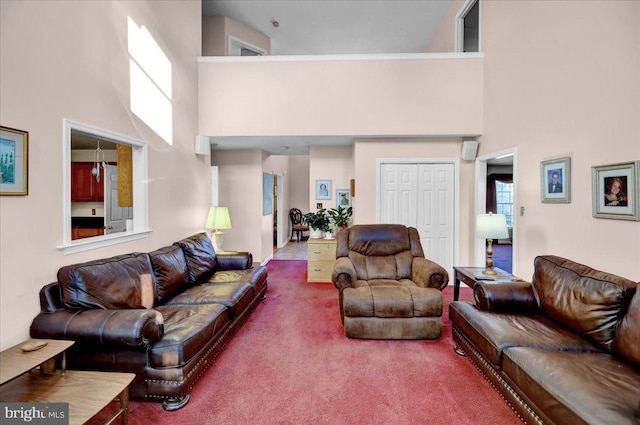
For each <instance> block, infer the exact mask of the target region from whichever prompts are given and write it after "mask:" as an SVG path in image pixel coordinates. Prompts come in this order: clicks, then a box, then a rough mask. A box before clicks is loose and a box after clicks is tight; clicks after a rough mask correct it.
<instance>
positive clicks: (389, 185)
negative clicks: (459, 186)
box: [380, 164, 455, 273]
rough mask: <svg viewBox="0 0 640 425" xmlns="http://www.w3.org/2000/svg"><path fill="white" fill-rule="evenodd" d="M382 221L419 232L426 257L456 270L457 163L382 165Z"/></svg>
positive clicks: (450, 269) (449, 269) (450, 270)
mask: <svg viewBox="0 0 640 425" xmlns="http://www.w3.org/2000/svg"><path fill="white" fill-rule="evenodd" d="M380 167H381V168H380V186H381V187H380V222H381V223H394V224H404V225H405V226H413V227H415V228H417V229H418V232H419V233H420V239H421V242H422V248H423V249H424V253H425V256H426V257H427V258H428V259H430V260H432V261H435V262H436V263H438V264H440V265H441V266H442V267H444V268H445V269H447V271H448V272H449V273H452V270H453V253H454V242H455V240H454V230H455V229H454V217H455V211H454V193H455V175H454V165H453V164H381V166H380Z"/></svg>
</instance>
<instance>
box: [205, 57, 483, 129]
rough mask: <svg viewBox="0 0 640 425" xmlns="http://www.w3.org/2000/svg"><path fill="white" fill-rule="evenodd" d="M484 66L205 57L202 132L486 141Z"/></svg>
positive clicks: (469, 61) (447, 60)
mask: <svg viewBox="0 0 640 425" xmlns="http://www.w3.org/2000/svg"><path fill="white" fill-rule="evenodd" d="M207 59H211V61H207ZM482 61H483V60H482V58H481V57H476V56H473V55H471V56H466V57H463V56H458V57H448V56H447V57H441V56H440V55H436V56H433V57H429V56H427V57H424V58H420V59H397V60H393V59H379V60H376V59H369V60H360V59H353V58H351V59H336V60H331V59H329V60H318V61H314V60H308V59H307V60H297V59H296V58H295V57H291V58H290V57H284V58H281V59H280V60H272V58H268V57H267V58H264V59H263V60H255V61H244V60H236V61H230V60H228V59H227V58H225V60H224V61H213V59H212V58H203V59H202V61H201V62H199V66H198V69H199V74H198V79H199V90H200V101H199V128H200V130H199V131H200V134H206V135H209V136H214V137H215V136H234V135H238V136H304V135H345V134H347V135H348V134H354V135H358V134H362V135H386V134H394V135H475V134H480V133H481V130H482V108H481V106H482V81H483V78H482Z"/></svg>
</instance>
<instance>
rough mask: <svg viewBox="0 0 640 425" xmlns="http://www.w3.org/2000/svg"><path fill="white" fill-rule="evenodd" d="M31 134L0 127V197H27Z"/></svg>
mask: <svg viewBox="0 0 640 425" xmlns="http://www.w3.org/2000/svg"><path fill="white" fill-rule="evenodd" d="M28 154H29V133H28V132H26V131H22V130H16V129H14V128H8V127H0V195H27V194H28V193H29V190H28V184H27V183H28V176H29V163H28V157H29V155H28Z"/></svg>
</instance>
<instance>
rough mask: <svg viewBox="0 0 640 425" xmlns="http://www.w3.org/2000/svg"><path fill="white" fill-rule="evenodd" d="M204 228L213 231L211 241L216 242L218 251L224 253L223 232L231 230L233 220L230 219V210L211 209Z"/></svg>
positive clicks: (222, 208)
mask: <svg viewBox="0 0 640 425" xmlns="http://www.w3.org/2000/svg"><path fill="white" fill-rule="evenodd" d="M204 227H205V228H206V229H209V230H211V239H213V240H214V242H215V245H216V250H218V251H222V242H223V241H224V233H223V232H222V230H224V229H231V218H230V217H229V208H227V207H211V208H209V215H208V216H207V222H206V223H205V225H204Z"/></svg>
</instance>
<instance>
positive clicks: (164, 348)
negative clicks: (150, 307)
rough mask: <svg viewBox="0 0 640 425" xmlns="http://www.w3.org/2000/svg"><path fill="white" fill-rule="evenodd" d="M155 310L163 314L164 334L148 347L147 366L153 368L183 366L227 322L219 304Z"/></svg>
mask: <svg viewBox="0 0 640 425" xmlns="http://www.w3.org/2000/svg"><path fill="white" fill-rule="evenodd" d="M156 310H158V311H159V312H160V313H162V316H163V317H164V335H163V336H162V338H161V339H160V340H158V341H156V342H155V343H154V344H153V345H152V346H151V348H150V350H149V351H150V352H149V362H150V365H151V366H152V367H156V368H165V367H168V368H171V367H179V366H182V365H184V364H185V363H187V362H188V361H189V360H191V359H192V358H193V356H195V355H197V354H198V352H199V351H200V349H201V348H202V347H204V346H205V345H207V341H209V340H211V339H212V338H216V337H217V334H218V333H219V332H220V331H224V330H225V329H226V328H227V327H228V323H229V315H228V314H227V308H226V307H225V306H224V305H222V304H204V305H180V306H166V305H165V306H158V307H156Z"/></svg>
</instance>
